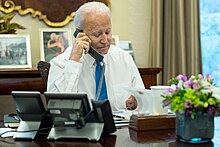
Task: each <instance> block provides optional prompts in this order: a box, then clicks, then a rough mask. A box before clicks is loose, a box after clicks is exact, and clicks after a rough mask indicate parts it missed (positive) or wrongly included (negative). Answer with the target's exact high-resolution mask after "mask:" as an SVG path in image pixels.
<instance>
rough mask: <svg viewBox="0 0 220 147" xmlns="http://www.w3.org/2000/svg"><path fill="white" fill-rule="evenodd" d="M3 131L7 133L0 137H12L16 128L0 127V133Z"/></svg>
mask: <svg viewBox="0 0 220 147" xmlns="http://www.w3.org/2000/svg"><path fill="white" fill-rule="evenodd" d="M7 131H12V132H7ZM4 132H7V133H5V134H3V135H1V137H12V136H14V134H15V133H16V130H15V129H11V128H0V134H2V133H4Z"/></svg>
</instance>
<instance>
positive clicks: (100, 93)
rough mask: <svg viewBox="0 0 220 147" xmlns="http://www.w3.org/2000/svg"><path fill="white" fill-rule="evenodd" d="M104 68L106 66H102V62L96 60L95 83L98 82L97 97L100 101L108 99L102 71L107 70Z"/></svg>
mask: <svg viewBox="0 0 220 147" xmlns="http://www.w3.org/2000/svg"><path fill="white" fill-rule="evenodd" d="M104 66H105V65H104V64H103V66H102V65H101V64H100V62H99V61H97V60H96V73H95V81H96V96H97V99H98V100H104V99H107V89H106V83H105V76H104V71H103V73H102V70H104V69H105V67H104ZM99 84H100V85H99Z"/></svg>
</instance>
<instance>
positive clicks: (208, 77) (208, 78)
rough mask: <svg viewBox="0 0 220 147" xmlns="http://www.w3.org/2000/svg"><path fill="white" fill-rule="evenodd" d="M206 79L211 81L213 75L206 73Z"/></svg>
mask: <svg viewBox="0 0 220 147" xmlns="http://www.w3.org/2000/svg"><path fill="white" fill-rule="evenodd" d="M206 79H207V81H208V82H212V81H213V77H212V76H210V75H209V74H207V75H206Z"/></svg>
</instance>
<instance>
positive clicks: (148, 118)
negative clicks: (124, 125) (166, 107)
mask: <svg viewBox="0 0 220 147" xmlns="http://www.w3.org/2000/svg"><path fill="white" fill-rule="evenodd" d="M175 118H176V116H175V115H143V114H138V115H132V116H131V118H130V122H129V128H130V129H133V130H135V131H146V130H161V129H163V130H166V129H175Z"/></svg>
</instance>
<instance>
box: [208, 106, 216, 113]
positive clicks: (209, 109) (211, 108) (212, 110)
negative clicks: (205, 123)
mask: <svg viewBox="0 0 220 147" xmlns="http://www.w3.org/2000/svg"><path fill="white" fill-rule="evenodd" d="M214 112H215V107H213V106H210V107H209V108H208V113H209V114H213V113H214Z"/></svg>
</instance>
